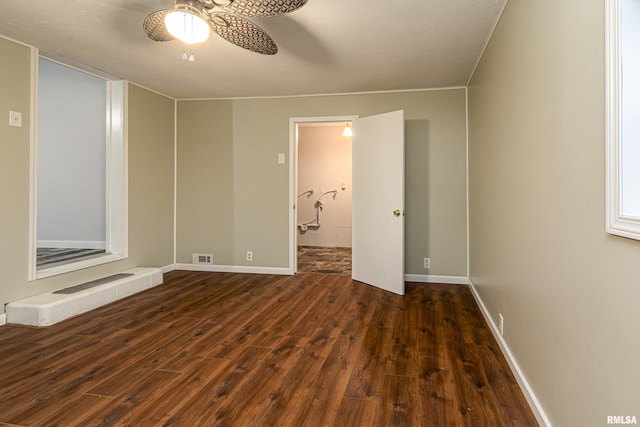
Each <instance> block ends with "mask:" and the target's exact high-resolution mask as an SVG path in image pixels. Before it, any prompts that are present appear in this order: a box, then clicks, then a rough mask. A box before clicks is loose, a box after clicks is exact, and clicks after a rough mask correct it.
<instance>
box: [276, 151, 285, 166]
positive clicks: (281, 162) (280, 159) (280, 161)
mask: <svg viewBox="0 0 640 427" xmlns="http://www.w3.org/2000/svg"><path fill="white" fill-rule="evenodd" d="M285 159H286V157H285V154H284V153H278V164H279V165H284V162H285Z"/></svg>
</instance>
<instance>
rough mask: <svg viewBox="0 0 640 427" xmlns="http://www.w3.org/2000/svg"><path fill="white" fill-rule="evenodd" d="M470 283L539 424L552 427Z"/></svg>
mask: <svg viewBox="0 0 640 427" xmlns="http://www.w3.org/2000/svg"><path fill="white" fill-rule="evenodd" d="M468 283H469V287H470V288H471V293H472V294H473V298H474V299H475V300H476V302H477V303H478V306H479V307H480V311H481V312H482V315H483V316H484V318H485V320H486V321H487V323H488V324H489V328H490V329H491V333H492V334H493V336H494V338H495V339H496V341H498V345H499V346H500V350H502V354H503V355H504V357H505V359H507V363H508V364H509V366H510V367H511V371H512V372H513V374H514V376H515V377H516V381H518V385H519V386H520V389H522V392H523V393H524V396H525V398H526V399H527V402H529V406H530V407H531V410H532V411H533V414H534V415H535V417H536V419H537V420H538V423H539V424H540V425H541V426H545V427H552V426H551V421H549V418H548V417H547V414H546V413H545V412H544V409H543V408H542V405H541V404H540V401H539V400H538V398H537V397H536V395H535V394H534V393H533V390H532V389H531V386H530V385H529V381H527V378H526V377H525V376H524V373H523V372H522V370H521V369H520V365H519V364H518V361H517V360H516V359H515V357H514V356H513V353H511V349H510V348H509V346H508V345H507V342H506V341H505V340H504V337H503V336H502V335H500V331H499V330H498V327H497V326H496V324H495V323H494V322H493V318H492V317H491V316H490V315H489V311H488V310H487V307H486V306H485V305H484V302H483V301H482V298H480V294H478V291H477V290H476V288H475V286H474V285H473V282H472V281H471V279H469V281H468Z"/></svg>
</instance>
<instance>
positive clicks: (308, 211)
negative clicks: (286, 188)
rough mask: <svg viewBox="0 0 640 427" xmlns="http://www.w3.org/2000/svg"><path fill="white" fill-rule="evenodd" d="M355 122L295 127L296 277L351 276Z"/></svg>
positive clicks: (318, 123) (308, 124)
mask: <svg viewBox="0 0 640 427" xmlns="http://www.w3.org/2000/svg"><path fill="white" fill-rule="evenodd" d="M345 127H348V128H349V129H350V127H351V118H349V119H346V120H342V121H305V122H298V123H296V135H297V138H296V144H295V164H296V172H297V173H296V178H295V188H296V191H295V196H296V201H295V206H296V209H295V230H294V234H295V239H294V241H295V248H294V250H295V252H296V260H297V262H296V264H295V267H296V272H299V273H321V274H341V275H349V276H350V275H351V246H352V245H351V236H352V218H351V198H352V190H351V189H352V185H351V183H352V178H351V174H352V154H351V148H352V147H351V136H350V135H347V136H345V135H343V133H344V129H345Z"/></svg>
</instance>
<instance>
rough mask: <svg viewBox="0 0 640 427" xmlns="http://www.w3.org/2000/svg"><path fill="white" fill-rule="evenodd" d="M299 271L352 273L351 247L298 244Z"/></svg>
mask: <svg viewBox="0 0 640 427" xmlns="http://www.w3.org/2000/svg"><path fill="white" fill-rule="evenodd" d="M298 272H299V273H321V274H343V275H349V276H350V275H351V248H331V247H320V246H298Z"/></svg>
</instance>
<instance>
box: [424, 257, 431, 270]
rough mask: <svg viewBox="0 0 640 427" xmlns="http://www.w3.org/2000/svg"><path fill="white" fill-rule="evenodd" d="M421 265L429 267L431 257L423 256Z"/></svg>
mask: <svg viewBox="0 0 640 427" xmlns="http://www.w3.org/2000/svg"><path fill="white" fill-rule="evenodd" d="M422 266H423V267H424V268H431V258H425V259H424V262H423V264H422Z"/></svg>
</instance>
